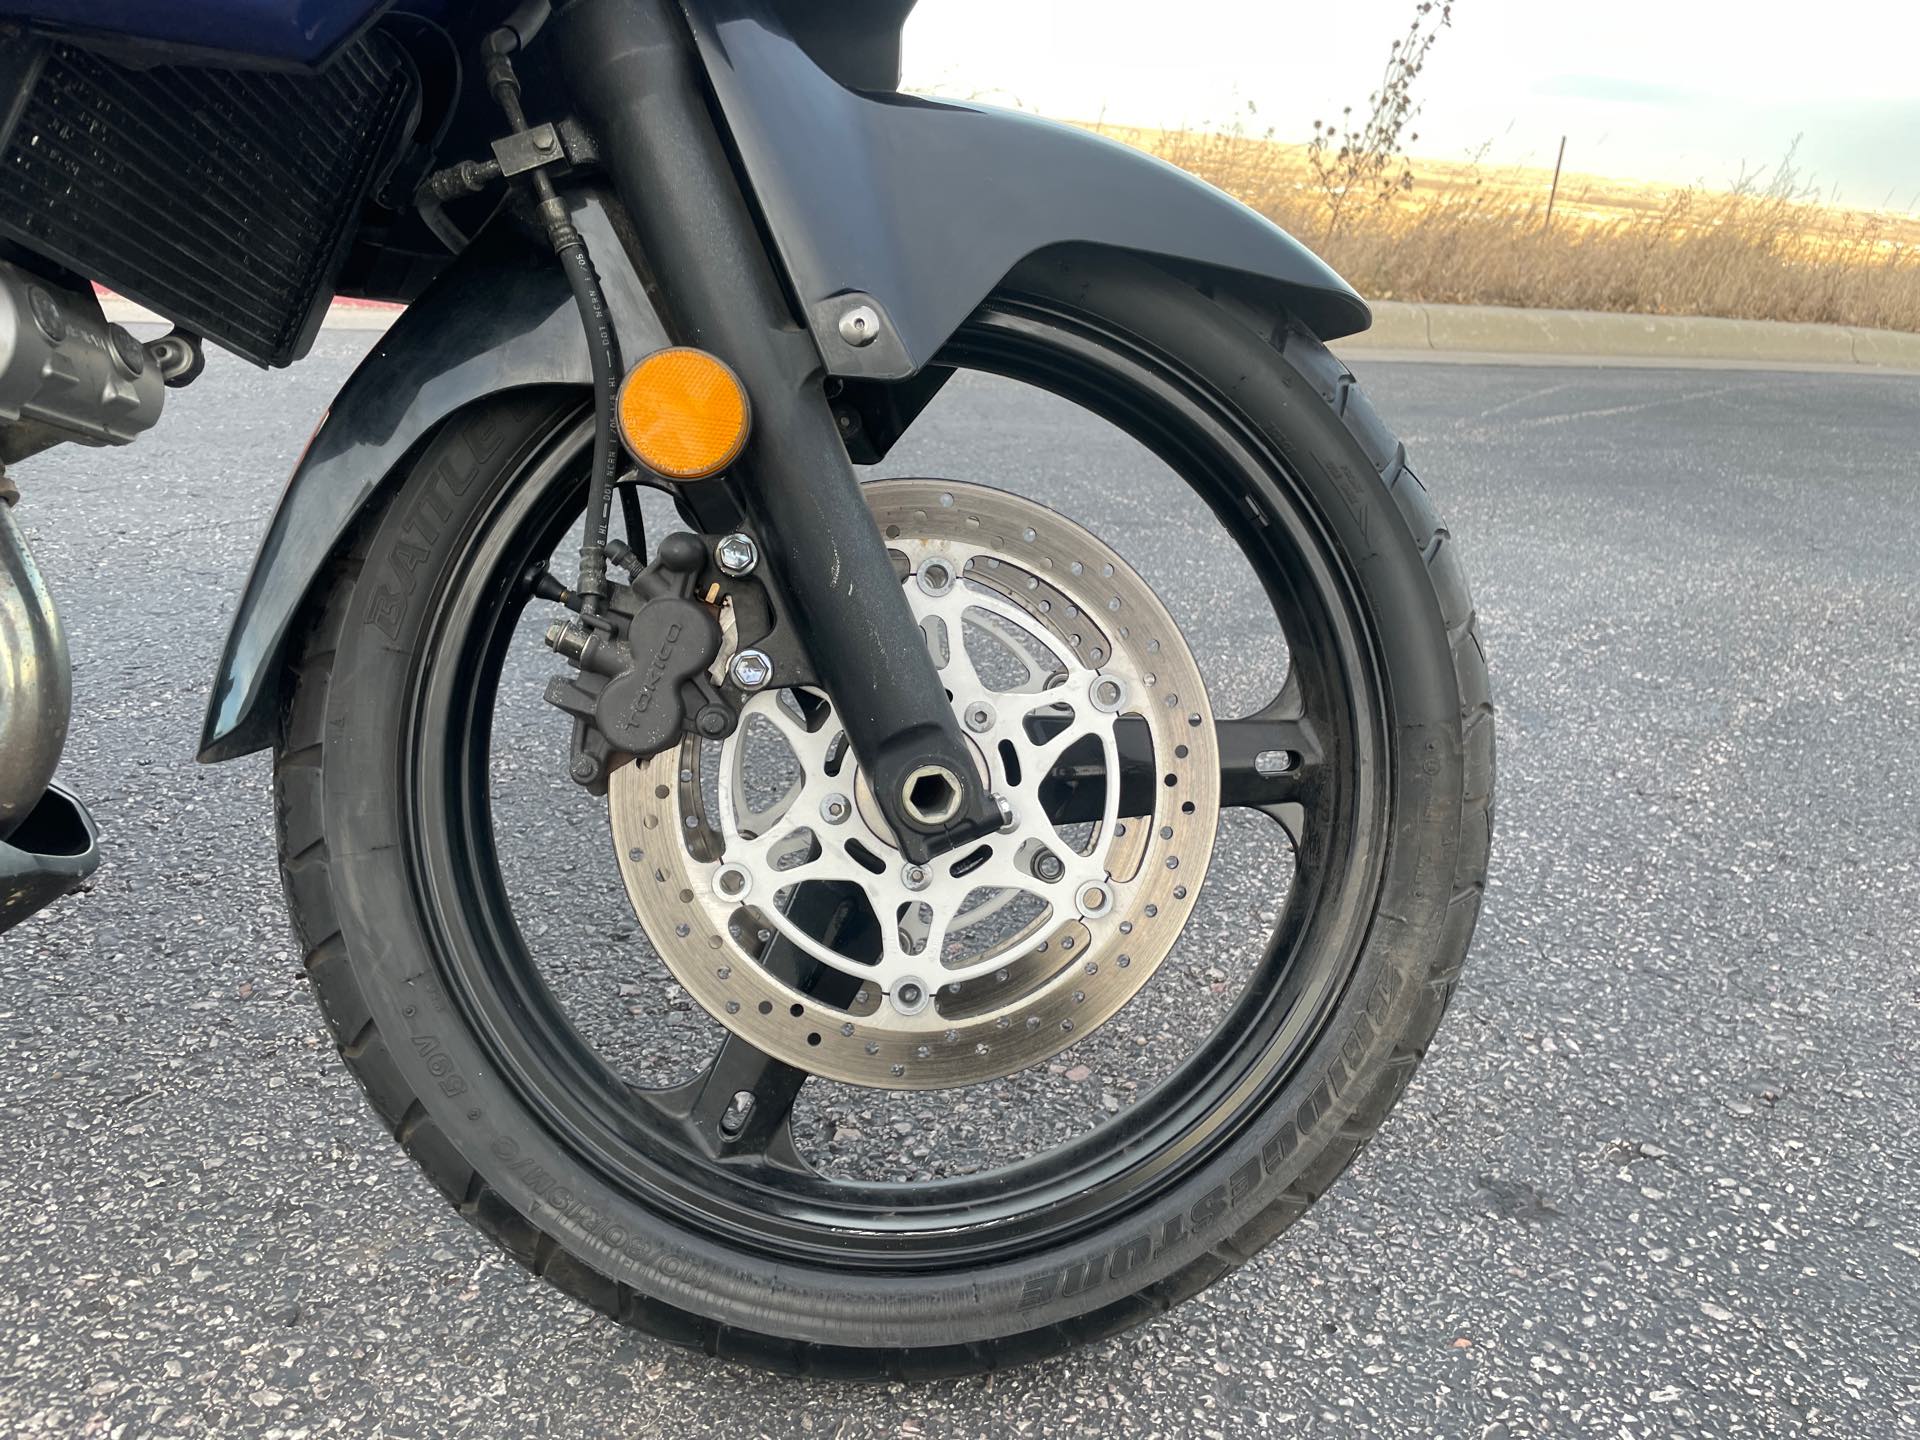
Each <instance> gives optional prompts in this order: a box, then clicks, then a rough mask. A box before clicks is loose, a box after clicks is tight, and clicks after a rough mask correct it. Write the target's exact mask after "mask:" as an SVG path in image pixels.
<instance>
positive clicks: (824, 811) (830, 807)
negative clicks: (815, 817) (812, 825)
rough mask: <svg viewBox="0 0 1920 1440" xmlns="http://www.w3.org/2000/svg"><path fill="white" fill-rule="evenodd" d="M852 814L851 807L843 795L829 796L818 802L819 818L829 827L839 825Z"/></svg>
mask: <svg viewBox="0 0 1920 1440" xmlns="http://www.w3.org/2000/svg"><path fill="white" fill-rule="evenodd" d="M851 814H853V805H852V804H851V802H849V801H848V799H847V797H846V796H844V795H829V796H827V798H826V799H824V800H822V801H821V802H820V818H821V819H822V820H824V821H826V822H827V823H828V824H829V825H839V824H842V823H844V822H845V821H846V818H847V817H848V816H849V815H851Z"/></svg>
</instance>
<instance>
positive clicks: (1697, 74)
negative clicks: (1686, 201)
mask: <svg viewBox="0 0 1920 1440" xmlns="http://www.w3.org/2000/svg"><path fill="white" fill-rule="evenodd" d="M1414 4H1415V0H920V3H919V7H918V8H917V9H916V10H915V11H914V14H913V17H912V19H911V20H910V21H909V22H908V25H907V31H906V54H905V64H906V80H905V83H906V85H907V86H908V87H909V88H912V89H916V90H923V91H928V92H932V93H935V94H943V95H952V96H958V97H962V98H971V99H977V100H983V101H991V102H993V103H998V104H1017V105H1020V106H1021V107H1023V108H1025V109H1029V110H1037V111H1039V112H1040V113H1042V114H1046V115H1053V116H1057V117H1060V118H1064V119H1094V118H1100V117H1104V118H1105V119H1107V120H1109V121H1111V122H1113V123H1115V124H1123V125H1143V126H1159V127H1168V128H1177V127H1180V126H1183V125H1188V126H1213V127H1215V128H1219V127H1221V126H1223V125H1225V124H1227V123H1230V122H1231V120H1232V118H1233V117H1234V116H1235V115H1236V113H1237V114H1239V115H1241V116H1243V117H1244V118H1245V119H1246V121H1247V123H1248V124H1249V127H1250V128H1253V129H1256V130H1265V129H1266V128H1267V127H1268V126H1272V127H1274V130H1275V132H1276V138H1281V139H1289V140H1299V141H1302V142H1304V141H1305V140H1306V139H1308V138H1309V137H1310V135H1311V133H1312V126H1313V122H1314V121H1315V120H1316V119H1321V120H1326V119H1332V118H1335V117H1336V116H1337V115H1338V112H1339V110H1340V108H1341V106H1343V105H1348V104H1351V105H1353V106H1354V107H1355V109H1356V111H1359V110H1361V109H1363V108H1364V106H1365V103H1366V97H1367V94H1368V92H1369V91H1370V90H1372V89H1373V88H1374V87H1375V86H1376V85H1377V83H1378V80H1379V75H1380V70H1381V67H1382V66H1383V64H1384V63H1385V61H1386V58H1387V47H1388V45H1389V44H1390V43H1391V42H1392V41H1393V40H1394V39H1395V38H1397V37H1398V36H1399V35H1400V34H1401V33H1402V32H1403V31H1404V30H1405V28H1406V25H1407V22H1408V20H1409V19H1411V17H1412V14H1413V8H1414ZM1416 96H1417V98H1419V99H1420V101H1421V102H1422V112H1421V114H1420V116H1419V118H1418V120H1417V121H1416V122H1415V125H1414V128H1415V129H1417V130H1418V131H1419V134H1420V140H1419V143H1418V144H1416V145H1414V146H1412V147H1410V148H1411V149H1412V150H1413V151H1414V153H1415V154H1424V155H1432V156H1438V157H1442V158H1446V159H1465V158H1467V157H1468V156H1469V155H1470V154H1472V153H1473V152H1476V151H1479V150H1480V149H1481V148H1482V147H1483V146H1485V147H1487V148H1486V155H1485V158H1486V162H1487V163H1489V164H1492V165H1502V164H1530V165H1538V166H1546V167H1551V166H1552V164H1553V160H1554V152H1555V149H1556V148H1557V147H1558V145H1559V141H1560V137H1561V136H1562V135H1565V136H1566V137H1567V161H1566V164H1567V169H1568V170H1569V171H1572V172H1584V173H1587V174H1596V175H1610V176H1622V177H1628V178H1633V179H1641V180H1653V181H1663V182H1668V183H1672V184H1695V183H1705V184H1708V185H1712V186H1715V187H1720V186H1724V185H1726V184H1727V183H1729V182H1730V181H1732V180H1733V179H1734V178H1736V177H1737V176H1739V175H1740V174H1741V173H1742V172H1743V171H1754V170H1767V169H1771V167H1773V166H1774V165H1775V164H1776V163H1777V162H1778V161H1779V160H1780V159H1781V158H1782V157H1783V156H1784V155H1785V154H1786V153H1787V150H1788V147H1789V146H1791V145H1792V144H1793V142H1794V140H1795V138H1796V137H1799V140H1800V144H1799V151H1798V156H1797V161H1796V163H1797V165H1798V166H1799V168H1800V169H1801V171H1802V172H1803V179H1805V180H1807V181H1810V182H1812V183H1814V184H1817V185H1819V186H1820V187H1821V189H1822V190H1823V191H1824V192H1825V193H1827V194H1828V195H1829V196H1830V197H1832V198H1835V199H1838V200H1840V201H1842V202H1844V203H1847V204H1853V205H1861V206H1870V207H1876V208H1889V209H1893V210H1899V211H1920V0H1851V3H1847V4H1832V3H1830V4H1826V5H1816V4H1811V3H1808V0H1793V3H1785V0H1747V3H1737V0H1454V10H1453V24H1452V27H1451V28H1450V29H1448V30H1446V31H1444V32H1442V34H1441V36H1440V39H1439V41H1438V43H1437V44H1436V45H1435V47H1434V49H1433V51H1432V54H1431V56H1430V58H1429V61H1428V65H1427V69H1426V72H1425V73H1424V74H1423V75H1422V76H1421V77H1420V79H1419V81H1418V88H1417V91H1416ZM1248 105H1251V106H1252V107H1253V109H1254V113H1253V114H1248V113H1247V106H1248Z"/></svg>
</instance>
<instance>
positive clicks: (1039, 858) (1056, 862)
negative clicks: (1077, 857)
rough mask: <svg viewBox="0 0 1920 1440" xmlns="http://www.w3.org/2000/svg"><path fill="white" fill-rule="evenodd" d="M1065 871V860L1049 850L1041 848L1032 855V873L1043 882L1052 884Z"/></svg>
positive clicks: (1056, 881)
mask: <svg viewBox="0 0 1920 1440" xmlns="http://www.w3.org/2000/svg"><path fill="white" fill-rule="evenodd" d="M1066 873H1067V862H1066V861H1064V860H1062V859H1061V858H1060V857H1059V856H1058V855H1056V854H1054V853H1053V852H1052V851H1051V850H1042V851H1041V852H1040V853H1039V854H1038V855H1036V856H1034V857H1033V874H1034V878H1035V879H1036V880H1039V881H1041V882H1042V883H1043V884H1047V885H1053V884H1056V883H1058V881H1059V880H1060V878H1061V877H1062V876H1064V875H1065V874H1066Z"/></svg>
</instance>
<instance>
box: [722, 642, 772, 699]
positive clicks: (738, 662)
mask: <svg viewBox="0 0 1920 1440" xmlns="http://www.w3.org/2000/svg"><path fill="white" fill-rule="evenodd" d="M727 674H728V675H729V676H731V677H732V679H733V683H734V684H736V685H738V686H739V687H740V688H741V689H742V690H759V689H761V688H763V687H764V686H765V685H766V683H767V682H768V681H769V680H771V679H773V661H772V660H770V659H768V658H767V654H766V652H765V651H764V650H742V651H741V652H740V653H739V654H738V655H736V656H734V657H733V663H732V664H731V665H729V666H728V667H727Z"/></svg>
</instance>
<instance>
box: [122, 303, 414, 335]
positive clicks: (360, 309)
mask: <svg viewBox="0 0 1920 1440" xmlns="http://www.w3.org/2000/svg"><path fill="white" fill-rule="evenodd" d="M100 308H101V310H102V311H103V312H105V314H106V317H107V319H109V320H111V321H113V322H114V323H115V324H117V325H167V324H169V323H170V322H169V321H168V320H167V319H166V318H165V317H164V316H161V315H156V314H154V313H153V311H151V310H149V309H147V307H146V306H144V305H136V304H134V303H133V301H131V300H123V299H122V298H121V297H120V296H118V295H102V296H101V297H100ZM401 309H402V307H401V306H399V305H383V304H380V303H378V302H377V301H372V300H336V301H334V302H333V304H332V305H331V306H329V307H328V309H327V318H326V319H325V320H323V321H321V322H320V323H321V329H323V330H384V329H386V328H387V327H388V326H389V325H391V324H393V322H394V321H395V320H396V319H398V318H399V315H400V311H401Z"/></svg>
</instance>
